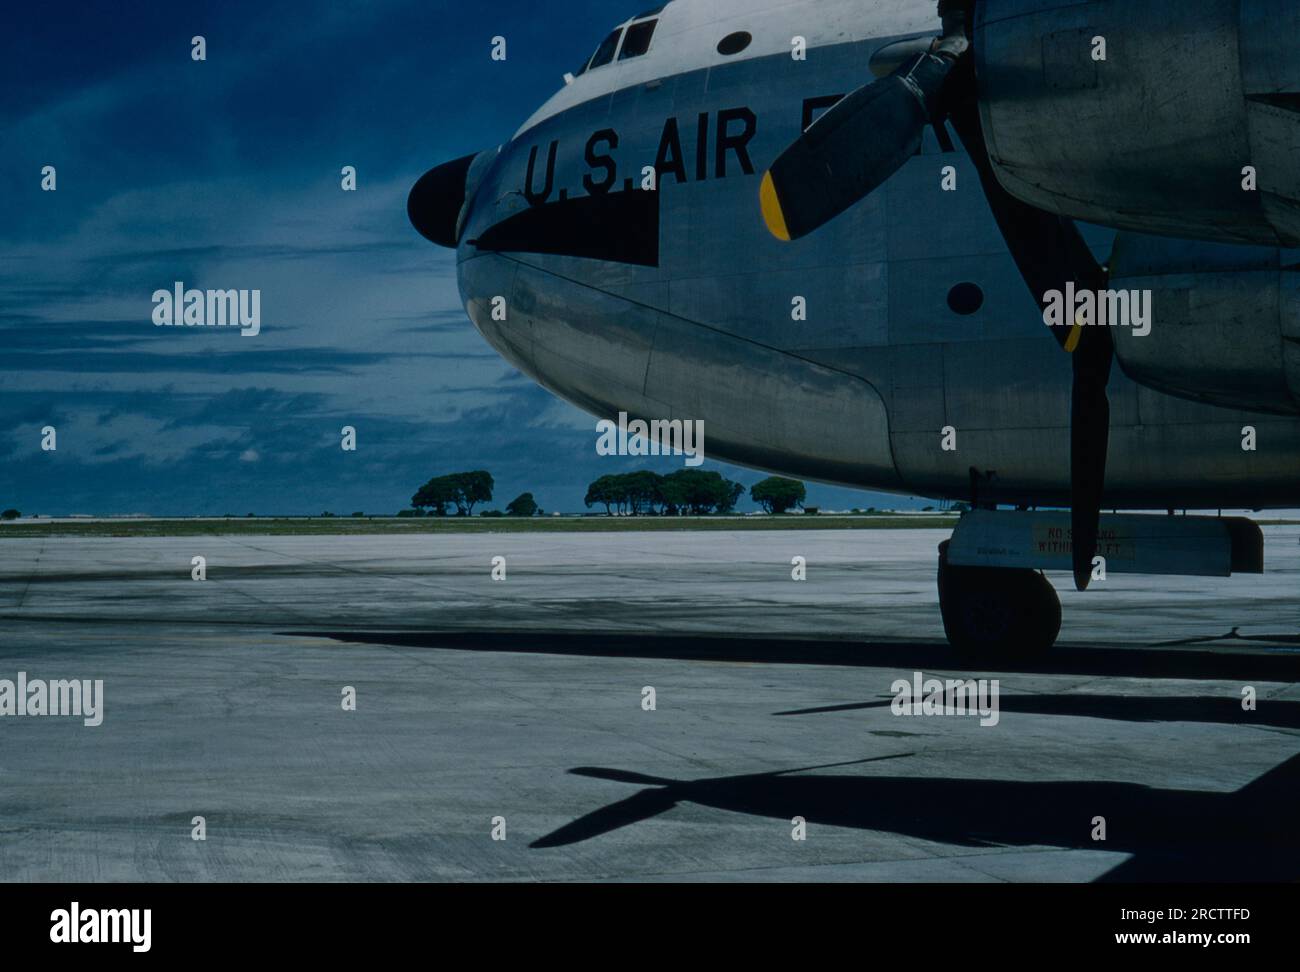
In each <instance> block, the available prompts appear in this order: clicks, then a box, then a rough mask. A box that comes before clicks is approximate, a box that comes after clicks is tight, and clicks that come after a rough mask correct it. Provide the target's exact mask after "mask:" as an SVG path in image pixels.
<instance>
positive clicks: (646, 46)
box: [618, 20, 659, 61]
mask: <svg viewBox="0 0 1300 972" xmlns="http://www.w3.org/2000/svg"><path fill="white" fill-rule="evenodd" d="M658 24H659V21H657V20H643V21H641V23H639V24H633V25H632V26H631V27H629V28H628V29H627V36H626V37H625V38H623V49H622V50H621V51H619V52H618V59H619V60H620V61H626V60H627V59H628V58H629V57H640V56H641V55H642V54H644V53H645V52H646V51H648V50H650V38H652V37H654V35H655V27H656V26H658Z"/></svg>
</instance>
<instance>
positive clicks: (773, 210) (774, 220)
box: [758, 172, 790, 243]
mask: <svg viewBox="0 0 1300 972" xmlns="http://www.w3.org/2000/svg"><path fill="white" fill-rule="evenodd" d="M758 198H759V202H760V203H761V204H762V207H763V222H765V223H766V224H767V230H768V232H769V233H771V234H772V235H773V236H775V237H776V238H777V239H778V240H781V241H783V242H785V243H789V242H790V230H789V228H788V227H787V226H786V225H785V213H784V212H782V211H781V200H780V199H779V198H778V197H777V195H776V183H775V182H773V181H772V173H771V172H765V173H764V174H763V185H762V187H761V188H760V189H759V190H758Z"/></svg>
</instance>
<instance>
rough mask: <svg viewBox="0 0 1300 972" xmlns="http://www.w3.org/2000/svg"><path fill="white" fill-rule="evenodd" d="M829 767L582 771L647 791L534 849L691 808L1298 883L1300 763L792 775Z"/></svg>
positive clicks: (1153, 874)
mask: <svg viewBox="0 0 1300 972" xmlns="http://www.w3.org/2000/svg"><path fill="white" fill-rule="evenodd" d="M904 755H908V754H900V755H899V756H896V757H886V758H902V757H903V756H904ZM858 762H859V763H865V762H872V760H861V761H858ZM837 765H839V766H844V765H852V764H837ZM828 768H831V767H805V768H801V769H792V770H781V771H777V772H769V773H754V774H746V775H741V776H724V777H713V778H706V779H698V780H672V779H664V778H660V777H652V776H645V775H643V774H639V773H631V772H626V771H623V770H617V769H604V768H596V767H578V768H575V769H572V770H570V771H569V772H570V773H573V774H575V775H578V776H585V777H589V778H594V779H601V780H608V781H611V782H615V783H621V784H631V785H633V786H640V787H643V788H642V789H641V790H639V791H637V792H636V793H633V794H632V795H630V796H627V797H625V798H623V799H620V800H617V801H615V802H614V803H611V804H609V805H607V806H604V807H601V808H599V809H597V810H594V811H592V812H591V813H588V814H586V815H584V816H582V817H580V818H578V819H577V820H574V821H572V822H571V823H568V824H565V825H564V826H563V827H560V828H559V829H557V830H555V831H553V832H552V833H550V834H547V835H546V836H544V837H541V838H539V839H538V840H535V841H534V842H533V843H532V844H531V845H530V846H531V847H533V848H535V849H546V848H556V847H565V846H571V845H573V844H578V843H582V842H584V841H588V840H593V839H596V838H598V837H600V836H602V835H604V834H608V833H611V832H613V831H616V830H619V829H621V828H624V827H629V826H633V825H635V824H638V823H641V822H643V821H645V820H649V819H652V818H653V817H657V816H659V815H660V814H662V813H664V812H666V811H668V810H670V809H672V808H673V807H675V806H677V805H678V804H681V803H694V804H697V805H700V806H705V807H711V808H714V809H718V810H723V811H725V812H728V813H743V814H749V815H752V816H760V817H771V818H774V819H779V820H783V821H789V820H790V819H792V818H793V817H796V816H801V817H803V818H804V819H805V820H806V821H807V822H808V823H809V825H810V826H811V825H817V824H820V825H824V826H835V827H852V828H857V829H861V830H874V831H884V832H889V833H895V834H900V835H905V836H908V837H914V838H920V839H923V840H931V841H935V842H938V843H944V844H950V845H955V846H959V847H970V848H977V847H1033V846H1048V847H1058V848H1062V849H1079V850H1102V851H1111V852H1113V851H1122V852H1126V853H1128V854H1131V855H1133V856H1132V857H1131V858H1130V859H1129V860H1127V861H1126V862H1125V863H1123V864H1121V865H1120V866H1119V867H1117V868H1113V869H1112V870H1111V871H1109V872H1108V873H1107V874H1105V875H1103V876H1102V878H1101V879H1100V880H1103V881H1144V882H1148V881H1193V880H1194V881H1260V880H1295V878H1296V875H1297V874H1300V832H1298V831H1297V828H1296V827H1295V826H1294V806H1295V801H1296V797H1297V796H1300V755H1297V756H1295V757H1292V758H1291V759H1289V760H1288V761H1287V762H1285V763H1283V764H1281V765H1280V766H1278V767H1277V768H1275V769H1273V770H1271V771H1270V772H1268V773H1266V774H1265V775H1264V776H1262V777H1260V778H1259V779H1258V780H1256V781H1255V782H1253V783H1251V784H1249V785H1247V786H1245V787H1243V788H1242V789H1240V790H1237V791H1236V792H1232V793H1209V792H1201V791H1196V790H1172V789H1162V788H1159V787H1151V786H1143V785H1141V784H1135V783H1111V782H1064V783H1028V782H1012V781H1001V780H981V779H974V780H954V779H925V778H917V777H907V776H893V777H889V776H885V777H872V776H849V775H815V776H800V775H796V774H799V773H805V772H809V771H811V770H817V769H828ZM1098 816H1100V817H1104V818H1105V819H1106V828H1107V839H1106V840H1105V841H1094V840H1093V839H1092V833H1093V828H1094V823H1093V818H1094V817H1098Z"/></svg>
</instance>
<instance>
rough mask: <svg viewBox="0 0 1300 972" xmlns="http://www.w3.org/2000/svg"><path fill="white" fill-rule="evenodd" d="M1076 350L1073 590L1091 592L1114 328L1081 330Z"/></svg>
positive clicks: (1106, 440) (1072, 433) (1072, 420)
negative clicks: (1074, 588)
mask: <svg viewBox="0 0 1300 972" xmlns="http://www.w3.org/2000/svg"><path fill="white" fill-rule="evenodd" d="M1080 330H1081V331H1082V332H1083V339H1082V340H1081V341H1080V342H1079V343H1078V346H1077V347H1076V348H1075V350H1074V360H1073V365H1074V387H1073V388H1072V389H1071V392H1070V533H1071V537H1072V542H1071V544H1072V545H1071V549H1072V551H1073V554H1072V556H1073V561H1074V563H1073V566H1074V586H1075V587H1077V588H1078V589H1079V590H1081V591H1086V590H1087V589H1088V584H1089V582H1090V581H1091V580H1092V560H1093V558H1094V557H1095V556H1097V532H1098V529H1099V526H1100V523H1101V498H1102V492H1103V490H1104V489H1105V486H1106V451H1107V449H1108V448H1109V446H1110V399H1109V398H1107V397H1106V385H1107V384H1108V383H1109V381H1110V371H1111V364H1112V362H1113V361H1114V358H1115V349H1114V346H1113V344H1112V343H1111V335H1110V328H1107V327H1090V328H1081V329H1080Z"/></svg>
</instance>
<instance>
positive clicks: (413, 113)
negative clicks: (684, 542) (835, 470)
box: [0, 0, 899, 515]
mask: <svg viewBox="0 0 1300 972" xmlns="http://www.w3.org/2000/svg"><path fill="white" fill-rule="evenodd" d="M647 5H650V4H649V3H648V0H632V2H620V0H602V2H591V0H564V2H562V3H557V4H539V3H533V2H510V3H480V4H465V3H445V2H437V0H415V2H404V0H403V2H386V0H378V2H376V0H368V2H365V3H328V4H326V3H319V4H306V3H274V2H272V3H267V2H257V3H245V2H221V3H192V2H191V3H152V2H131V3H126V2H121V3H107V2H101V3H94V4H91V3H71V4H60V5H58V6H57V7H48V8H47V7H44V5H39V4H23V5H20V6H18V7H16V8H15V9H14V10H13V11H12V12H11V13H10V16H9V23H8V25H7V29H6V30H5V31H4V37H3V39H0V329H2V330H3V341H4V356H3V359H0V507H8V506H14V507H17V508H19V509H20V510H22V511H23V512H24V513H44V514H54V515H57V514H66V513H133V512H148V513H155V514H222V513H235V514H243V513H247V512H256V513H262V514H271V513H318V512H321V511H322V510H331V511H333V512H336V513H349V512H352V511H354V510H364V511H367V512H393V511H396V510H397V509H400V508H401V507H403V506H405V505H406V504H407V502H408V500H409V498H410V496H411V494H412V493H413V492H414V491H415V489H416V487H418V486H419V484H420V483H422V482H423V481H424V480H426V479H428V478H429V477H430V476H433V475H439V474H442V473H446V472H452V471H456V470H459V469H467V468H485V469H488V470H490V471H491V472H492V473H493V474H494V476H495V477H496V480H497V502H496V503H495V504H493V505H497V506H504V505H505V503H507V502H508V501H509V500H510V499H512V498H513V497H514V496H515V495H517V494H518V493H520V492H523V491H524V490H530V491H532V492H533V493H534V494H535V495H536V496H537V499H538V501H539V502H540V503H541V504H542V505H543V506H544V507H545V508H547V509H548V510H554V509H558V510H564V511H576V510H579V509H581V508H582V497H583V494H584V493H585V490H586V485H587V483H588V482H589V481H590V480H591V479H594V478H595V477H596V476H599V475H603V474H605V473H609V472H620V471H628V470H631V469H633V468H638V467H639V466H640V465H642V464H644V463H643V461H641V460H636V459H611V458H601V457H598V456H597V455H596V453H595V431H594V425H595V420H594V419H593V418H591V417H589V416H587V415H585V414H584V413H581V412H579V411H578V410H577V409H574V408H572V407H570V406H568V405H566V404H564V403H562V402H560V401H558V400H556V399H555V398H553V397H552V396H551V395H550V394H548V393H547V392H545V391H543V390H541V389H539V388H537V387H536V386H534V385H533V383H532V382H531V381H529V380H528V379H527V378H525V377H523V376H522V375H520V374H519V373H517V372H516V371H515V370H514V369H513V368H511V367H510V366H509V365H508V364H506V363H505V362H504V361H502V360H501V359H500V358H499V357H497V355H496V354H495V353H494V352H493V351H492V350H491V349H490V348H489V347H488V346H487V344H486V343H485V342H484V341H483V340H482V339H481V338H480V337H479V336H478V334H477V333H476V332H475V331H474V329H473V328H472V326H471V325H470V324H469V322H468V320H467V319H466V318H465V316H464V313H463V311H462V310H461V308H460V304H459V298H458V295H457V291H456V283H455V270H454V257H453V254H452V253H451V252H450V251H447V250H441V249H438V248H436V247H434V246H432V245H431V244H428V243H426V242H425V241H424V240H422V239H421V238H420V237H419V236H417V235H416V233H415V231H414V230H413V229H412V228H411V227H410V225H409V224H408V222H407V220H406V211H405V199H406V193H407V190H408V189H409V187H410V186H411V184H412V183H413V182H414V181H415V179H416V178H418V177H419V176H420V174H421V173H423V172H424V171H425V170H427V169H429V168H431V167H432V166H433V165H435V164H437V163H439V162H442V161H446V160H449V159H452V158H456V157H458V156H461V155H464V154H466V153H468V152H471V151H475V150H478V149H480V148H484V147H487V146H490V145H495V144H497V143H499V142H500V141H501V140H503V139H504V138H506V137H508V136H509V134H510V133H512V132H513V131H514V130H515V129H516V128H517V127H518V125H519V124H520V123H521V122H522V121H523V119H524V118H526V117H527V116H528V115H529V114H530V113H531V112H532V110H533V109H535V108H536V107H537V106H538V104H539V103H540V102H541V100H542V99H543V98H544V97H545V96H546V95H548V94H550V93H551V92H552V91H554V90H555V89H557V88H558V87H559V86H560V84H561V83H562V82H561V75H562V74H563V72H564V71H565V70H571V69H572V68H573V67H574V65H576V64H578V63H579V62H580V61H581V60H582V59H583V58H584V57H586V56H587V55H588V54H589V53H590V52H591V50H592V49H594V47H595V45H596V44H597V43H598V42H599V40H600V39H601V37H603V36H604V34H605V33H606V32H607V31H608V30H609V28H610V27H612V26H613V25H614V24H615V23H617V22H619V21H621V20H622V19H625V18H626V17H627V16H628V15H630V14H632V13H636V12H638V11H639V10H640V9H641V8H643V7H645V6H647ZM497 34H501V35H504V36H505V37H506V38H507V42H508V45H509V48H508V50H509V56H508V59H507V60H506V61H505V62H496V61H492V60H491V58H490V56H489V54H490V44H491V38H492V37H493V36H494V35H497ZM194 35H203V36H204V37H205V39H206V42H207V60H206V61H204V62H195V61H193V60H192V59H191V57H190V39H191V37H193V36H194ZM45 165H53V166H55V167H56V169H57V178H58V189H57V191H55V192H43V191H41V188H40V174H41V168H42V166H45ZM344 165H353V166H356V168H357V173H358V191H357V192H343V191H341V189H340V186H339V178H340V176H339V170H340V168H341V167H342V166H344ZM176 280H181V281H184V282H185V284H186V285H187V286H190V287H197V288H208V287H212V288H227V287H240V288H259V289H261V291H262V322H263V323H262V333H261V335H259V336H258V337H256V338H241V337H240V336H239V334H238V333H237V332H236V331H234V330H233V329H232V330H227V329H179V328H178V329H175V330H173V329H170V328H155V327H154V326H153V325H152V323H151V321H150V314H151V312H152V309H153V305H152V303H151V301H150V297H151V295H152V293H153V292H154V290H156V289H158V288H160V287H161V288H169V287H170V286H171V284H172V283H173V282H174V281H176ZM46 425H52V426H54V427H55V428H56V429H57V430H58V449H57V451H56V452H43V451H41V449H40V430H41V428H42V427H44V426H46ZM344 425H352V426H354V427H355V428H356V429H357V436H358V448H357V451H356V452H355V453H345V452H344V451H343V450H341V449H340V448H339V438H340V437H339V430H340V428H342V427H343V426H344ZM679 466H680V460H678V461H676V462H671V461H667V460H656V461H655V462H654V463H652V464H651V465H650V467H651V468H656V469H659V470H660V471H665V472H666V471H670V470H671V469H673V468H678V467H679ZM706 468H717V469H719V470H720V471H722V472H723V473H724V475H728V476H730V477H732V478H736V479H739V480H741V481H742V482H744V483H746V484H751V483H753V482H756V481H757V480H758V479H759V478H761V475H760V474H757V473H753V472H750V471H747V470H741V469H737V468H735V467H728V466H722V465H719V464H714V463H708V464H707V465H706ZM809 501H810V502H820V503H821V504H822V505H824V506H828V507H836V508H839V507H848V506H867V505H897V504H898V502H899V501H898V500H891V499H888V498H885V497H882V496H880V495H878V494H867V493H860V492H855V491H850V490H840V489H831V488H827V487H818V486H813V487H811V488H810V500H809ZM748 506H749V504H748V503H746V507H748Z"/></svg>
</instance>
